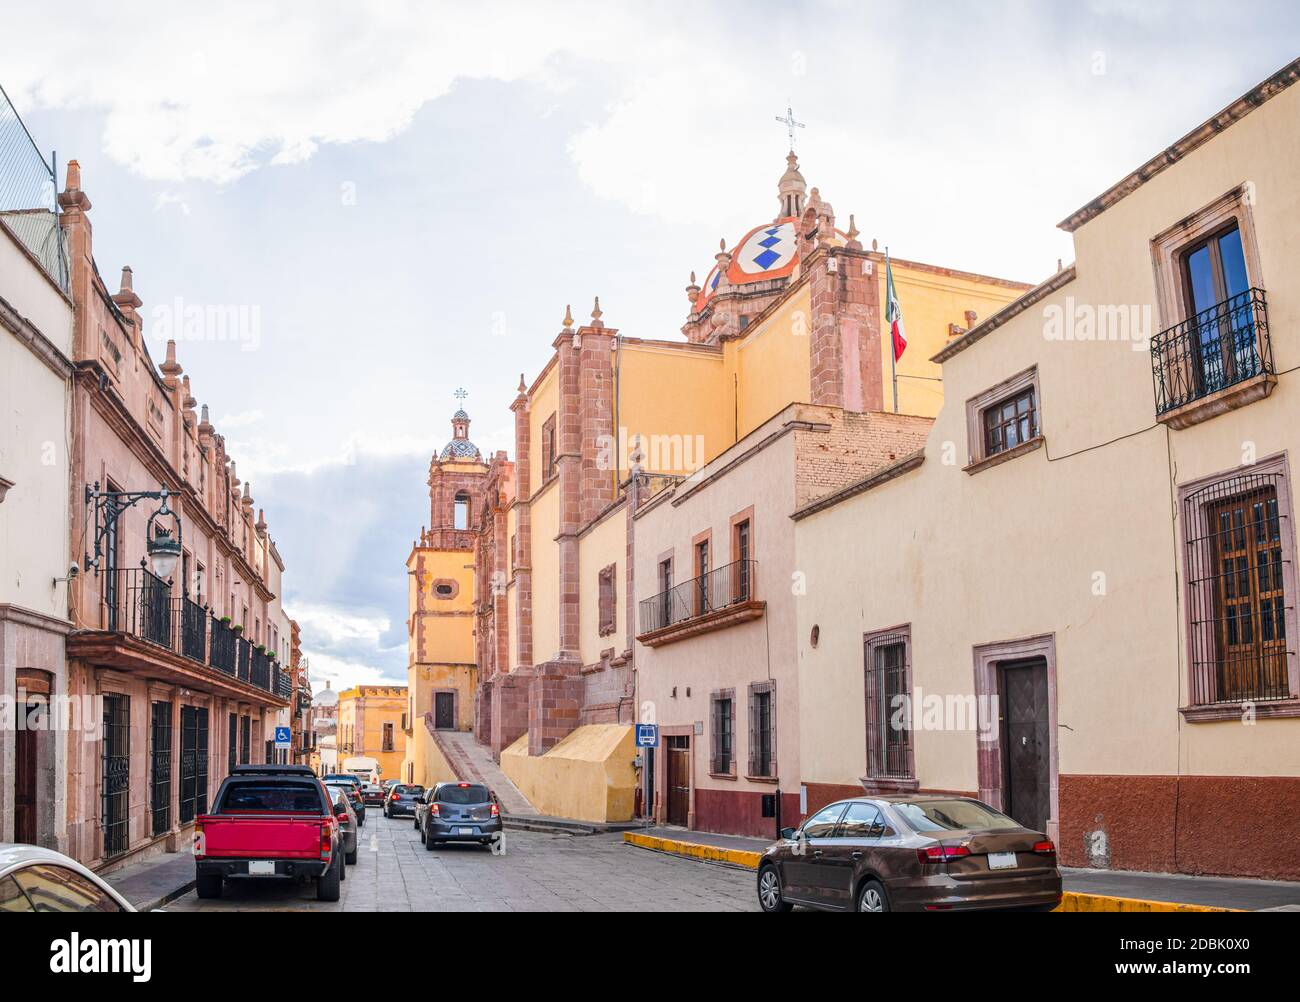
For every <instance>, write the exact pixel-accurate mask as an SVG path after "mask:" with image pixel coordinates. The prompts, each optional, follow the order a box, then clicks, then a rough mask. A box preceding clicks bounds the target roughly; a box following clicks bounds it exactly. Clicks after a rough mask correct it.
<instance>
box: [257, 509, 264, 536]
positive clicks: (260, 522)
mask: <svg viewBox="0 0 1300 1002" xmlns="http://www.w3.org/2000/svg"><path fill="white" fill-rule="evenodd" d="M255 528H256V529H257V534H258V535H259V536H262V537H265V536H266V513H265V512H264V511H263V510H262V509H261V508H258V509H257V525H256V526H255Z"/></svg>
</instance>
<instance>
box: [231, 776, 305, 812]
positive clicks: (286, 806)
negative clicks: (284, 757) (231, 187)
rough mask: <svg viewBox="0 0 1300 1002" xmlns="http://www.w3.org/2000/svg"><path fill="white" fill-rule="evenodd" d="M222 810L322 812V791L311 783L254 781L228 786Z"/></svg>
mask: <svg viewBox="0 0 1300 1002" xmlns="http://www.w3.org/2000/svg"><path fill="white" fill-rule="evenodd" d="M217 810H218V811H274V812H288V813H294V814H319V813H321V799H320V791H319V790H318V789H316V787H315V786H312V785H310V784H308V783H285V782H267V781H266V780H250V781H249V782H242V783H241V782H232V783H231V784H230V785H229V786H227V787H226V793H225V796H224V797H223V798H222V801H221V804H220V806H219V807H218V808H217Z"/></svg>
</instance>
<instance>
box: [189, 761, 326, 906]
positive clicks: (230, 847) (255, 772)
mask: <svg viewBox="0 0 1300 1002" xmlns="http://www.w3.org/2000/svg"><path fill="white" fill-rule="evenodd" d="M333 804H334V800H333V798H331V797H330V795H329V793H328V792H327V791H326V789H325V786H324V784H322V783H321V781H320V780H319V779H317V778H316V776H315V774H313V773H312V771H311V769H310V768H309V767H308V766H305V765H239V766H235V768H234V771H233V772H231V774H230V775H229V776H227V777H226V779H225V781H224V782H223V783H222V784H221V789H219V790H218V791H217V797H216V800H215V801H214V806H213V809H212V811H211V812H210V813H208V814H202V815H200V816H199V817H198V818H196V819H195V822H194V862H195V868H196V872H197V878H198V895H199V897H201V898H218V897H220V896H221V888H222V884H223V882H224V881H226V880H231V879H236V880H239V879H256V878H259V877H275V878H281V879H299V878H302V877H309V878H315V880H316V898H317V899H318V900H320V901H337V900H338V899H339V890H340V888H339V883H340V882H341V881H342V880H344V879H345V877H346V873H345V872H344V866H345V863H344V850H343V840H342V836H341V834H340V828H339V821H338V817H337V816H336V814H335V807H334V806H333ZM340 806H341V807H342V809H343V810H344V811H346V810H347V808H346V806H345V805H340Z"/></svg>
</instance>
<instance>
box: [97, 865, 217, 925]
mask: <svg viewBox="0 0 1300 1002" xmlns="http://www.w3.org/2000/svg"><path fill="white" fill-rule="evenodd" d="M100 876H101V877H102V878H103V879H104V880H105V881H107V882H108V883H109V884H110V885H111V886H112V888H113V890H115V891H117V893H118V894H120V895H122V897H124V898H126V900H127V901H129V902H131V904H133V905H135V907H136V910H137V911H142V912H148V911H153V909H155V908H162V907H163V906H165V905H166V904H167V902H168V901H173V900H175V899H176V898H179V897H180V896H181V895H182V894H188V893H189V892H190V891H191V890H193V889H194V856H193V854H191V853H190V852H188V851H187V852H167V853H162V854H159V855H156V856H151V857H149V858H148V859H144V860H141V861H140V862H138V863H131V864H129V865H127V866H124V867H122V868H121V869H119V870H114V871H113V872H112V873H103V874H100Z"/></svg>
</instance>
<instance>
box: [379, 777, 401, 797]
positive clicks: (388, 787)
mask: <svg viewBox="0 0 1300 1002" xmlns="http://www.w3.org/2000/svg"><path fill="white" fill-rule="evenodd" d="M400 782H401V780H400V779H386V780H384V781H383V783H381V784H380V785H381V786H383V788H384V793H385V794H386V793H388V791H389V790H391V789H392V788H393V787H394V786H396V785H397V784H398V783H400Z"/></svg>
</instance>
